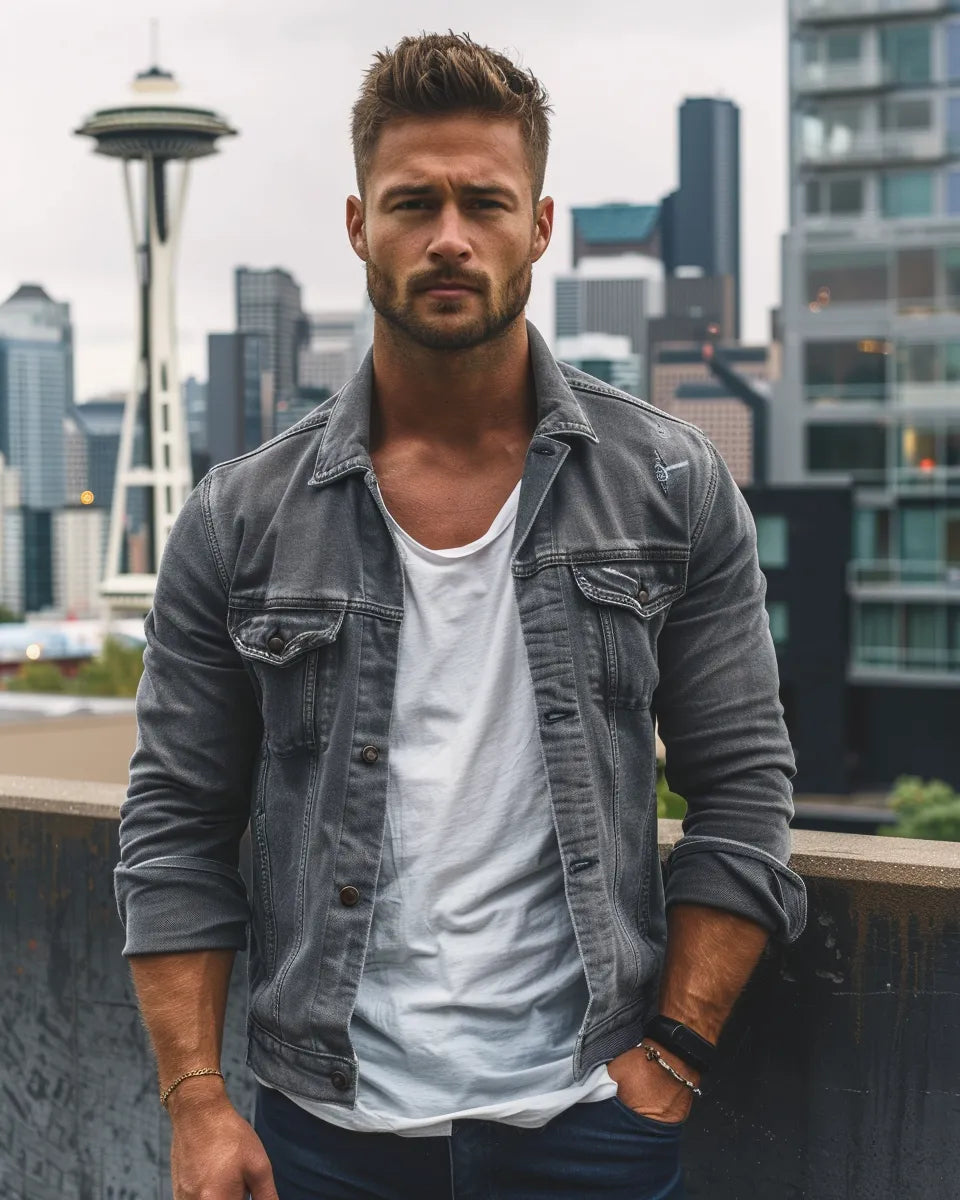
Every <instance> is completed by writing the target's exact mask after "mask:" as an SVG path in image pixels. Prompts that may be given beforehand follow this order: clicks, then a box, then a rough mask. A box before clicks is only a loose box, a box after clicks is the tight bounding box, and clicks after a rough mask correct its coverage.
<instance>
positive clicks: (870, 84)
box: [793, 59, 889, 95]
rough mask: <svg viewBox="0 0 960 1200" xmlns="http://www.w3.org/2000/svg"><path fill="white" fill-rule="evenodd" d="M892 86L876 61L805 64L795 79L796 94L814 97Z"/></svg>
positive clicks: (799, 68) (795, 75)
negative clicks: (821, 94) (819, 94)
mask: <svg viewBox="0 0 960 1200" xmlns="http://www.w3.org/2000/svg"><path fill="white" fill-rule="evenodd" d="M888 83H889V79H888V77H887V72H886V71H885V69H884V66H883V64H882V63H881V62H878V61H876V60H873V59H871V60H866V59H860V60H858V61H856V62H839V63H824V62H812V63H804V64H802V65H801V66H800V67H798V68H797V70H796V72H795V74H794V78H793V86H794V90H795V91H797V92H802V93H805V94H811V95H816V94H818V93H821V92H823V93H827V92H864V91H875V90H877V89H879V88H882V87H885V86H887V84H888Z"/></svg>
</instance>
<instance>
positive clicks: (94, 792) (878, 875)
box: [0, 775, 960, 889]
mask: <svg viewBox="0 0 960 1200" xmlns="http://www.w3.org/2000/svg"><path fill="white" fill-rule="evenodd" d="M125 794H126V789H125V788H124V787H123V785H122V784H114V783H80V782H76V781H74V780H69V779H43V778H33V777H31V776H27V775H0V809H3V808H12V809H17V810H18V811H20V812H36V813H56V814H59V815H61V816H71V817H92V818H97V819H101V820H114V821H116V820H119V817H120V805H121V804H122V802H123V798H124V796H125ZM682 832H683V829H682V826H681V823H680V822H679V821H661V822H660V853H661V856H662V857H664V858H665V857H666V856H667V855H668V854H669V852H670V850H671V849H672V847H673V846H674V845H675V843H676V842H678V841H679V840H680V836H681V834H682ZM790 866H791V867H792V868H793V870H795V871H796V872H797V874H799V875H802V876H803V877H804V878H805V879H840V880H858V881H861V882H863V883H884V884H900V885H903V886H912V887H927V888H930V887H934V888H948V889H960V842H930V841H921V840H919V839H915V838H892V837H873V836H869V835H867V834H852V833H820V832H818V831H816V830H812V829H797V830H794V831H793V856H792V857H791V859H790Z"/></svg>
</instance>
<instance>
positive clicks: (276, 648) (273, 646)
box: [267, 634, 287, 654]
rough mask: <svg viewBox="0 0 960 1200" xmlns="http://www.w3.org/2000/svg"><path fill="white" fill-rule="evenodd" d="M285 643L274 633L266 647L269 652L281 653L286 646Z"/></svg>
mask: <svg viewBox="0 0 960 1200" xmlns="http://www.w3.org/2000/svg"><path fill="white" fill-rule="evenodd" d="M286 644H287V643H286V642H285V641H284V640H283V638H282V637H277V635H276V634H274V636H273V637H272V638H271V639H270V640H269V641H268V642H267V649H268V650H269V651H270V653H271V654H282V653H283V648H284V646H286Z"/></svg>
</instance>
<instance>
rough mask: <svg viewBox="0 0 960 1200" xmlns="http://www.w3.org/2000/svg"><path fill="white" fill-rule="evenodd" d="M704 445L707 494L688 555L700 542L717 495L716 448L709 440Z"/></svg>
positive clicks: (692, 535) (718, 477)
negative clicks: (708, 457) (708, 460)
mask: <svg viewBox="0 0 960 1200" xmlns="http://www.w3.org/2000/svg"><path fill="white" fill-rule="evenodd" d="M704 443H705V445H706V448H707V450H708V452H709V454H710V478H709V479H708V480H707V494H706V495H705V496H704V498H703V505H702V507H701V509H700V514H699V516H698V517H697V523H696V525H694V527H693V532H692V533H691V535H690V553H691V554H692V553H693V550H694V547H695V546H696V544H697V542H699V540H700V535H701V534H702V533H703V530H704V526H705V525H706V523H707V512H708V510H709V509H710V507H711V505H712V504H713V500H714V497H715V496H716V494H717V484H718V482H719V479H720V464H719V462H718V461H717V459H718V452H717V449H716V447H715V446H714V445H713V443H712V442H711V441H710V439H709V438H706V437H705V438H704Z"/></svg>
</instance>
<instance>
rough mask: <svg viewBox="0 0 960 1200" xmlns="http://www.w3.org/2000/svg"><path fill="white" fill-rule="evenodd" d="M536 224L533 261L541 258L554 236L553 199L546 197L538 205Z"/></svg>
mask: <svg viewBox="0 0 960 1200" xmlns="http://www.w3.org/2000/svg"><path fill="white" fill-rule="evenodd" d="M535 215H536V224H535V226H534V230H533V261H534V262H536V261H537V259H538V258H540V257H541V255H542V254H543V252H544V250H546V248H547V247H548V246H549V245H550V238H551V236H552V235H553V197H551V196H544V198H543V199H542V200H540V201H538V203H537V209H536V214H535Z"/></svg>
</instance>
